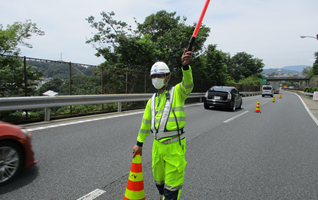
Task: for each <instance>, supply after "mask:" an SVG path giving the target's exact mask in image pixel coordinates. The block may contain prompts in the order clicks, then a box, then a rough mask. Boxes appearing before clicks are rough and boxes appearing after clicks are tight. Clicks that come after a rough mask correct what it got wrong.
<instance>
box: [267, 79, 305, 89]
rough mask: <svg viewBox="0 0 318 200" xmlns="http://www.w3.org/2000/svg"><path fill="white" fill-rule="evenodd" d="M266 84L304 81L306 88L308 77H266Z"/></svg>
mask: <svg viewBox="0 0 318 200" xmlns="http://www.w3.org/2000/svg"><path fill="white" fill-rule="evenodd" d="M266 78H267V84H269V82H281V81H293V82H300V81H306V86H307V87H308V82H309V78H308V77H266Z"/></svg>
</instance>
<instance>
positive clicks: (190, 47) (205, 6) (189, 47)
mask: <svg viewBox="0 0 318 200" xmlns="http://www.w3.org/2000/svg"><path fill="white" fill-rule="evenodd" d="M209 3H210V0H206V2H205V5H204V7H203V10H202V13H201V16H200V19H199V21H198V23H197V26H196V27H195V29H194V31H193V35H192V38H191V39H190V42H189V46H188V49H187V51H191V50H192V46H193V44H194V41H195V38H196V37H197V35H198V32H199V29H200V27H201V23H202V20H203V17H204V15H205V12H206V9H207V8H208V5H209Z"/></svg>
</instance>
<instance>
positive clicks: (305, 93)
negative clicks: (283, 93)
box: [300, 92, 314, 96]
mask: <svg viewBox="0 0 318 200" xmlns="http://www.w3.org/2000/svg"><path fill="white" fill-rule="evenodd" d="M300 93H301V94H304V95H307V96H314V93H310V92H300Z"/></svg>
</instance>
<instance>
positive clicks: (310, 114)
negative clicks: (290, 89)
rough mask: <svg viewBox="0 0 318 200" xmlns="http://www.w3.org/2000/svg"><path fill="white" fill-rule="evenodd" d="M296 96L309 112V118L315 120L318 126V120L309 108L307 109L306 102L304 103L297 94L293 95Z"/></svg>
mask: <svg viewBox="0 0 318 200" xmlns="http://www.w3.org/2000/svg"><path fill="white" fill-rule="evenodd" d="M293 94H296V95H297V96H298V98H299V99H300V100H301V102H302V103H303V105H304V107H305V109H306V110H307V112H308V114H309V116H310V117H311V118H312V120H314V122H315V123H316V125H317V126H318V119H317V118H316V117H315V115H314V114H312V112H311V111H310V110H309V108H308V107H307V105H306V104H305V102H304V101H303V99H302V98H301V97H300V96H299V95H298V94H297V93H293Z"/></svg>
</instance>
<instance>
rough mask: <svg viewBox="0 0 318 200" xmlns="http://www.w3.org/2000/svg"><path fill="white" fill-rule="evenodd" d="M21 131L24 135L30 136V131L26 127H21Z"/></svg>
mask: <svg viewBox="0 0 318 200" xmlns="http://www.w3.org/2000/svg"><path fill="white" fill-rule="evenodd" d="M21 131H22V132H23V133H24V134H25V135H26V136H28V137H32V133H31V132H29V131H28V130H27V129H25V128H21Z"/></svg>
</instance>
